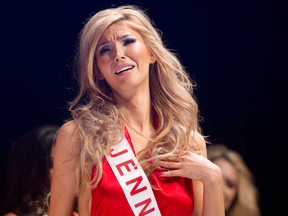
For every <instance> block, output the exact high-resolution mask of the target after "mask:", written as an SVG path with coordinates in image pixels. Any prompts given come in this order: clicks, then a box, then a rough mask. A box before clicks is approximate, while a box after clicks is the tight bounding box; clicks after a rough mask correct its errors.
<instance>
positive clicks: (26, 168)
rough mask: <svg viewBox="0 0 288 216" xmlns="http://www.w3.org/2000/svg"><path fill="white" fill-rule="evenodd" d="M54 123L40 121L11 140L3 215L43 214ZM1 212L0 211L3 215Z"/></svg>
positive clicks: (51, 163) (55, 126) (55, 128)
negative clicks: (40, 123) (40, 122)
mask: <svg viewBox="0 0 288 216" xmlns="http://www.w3.org/2000/svg"><path fill="white" fill-rule="evenodd" d="M58 129H59V126H57V125H41V126H37V127H34V128H32V129H30V130H29V131H27V132H26V133H24V134H23V135H22V136H21V137H20V138H19V139H18V140H17V141H16V142H15V143H14V144H13V147H12V150H11V153H10V155H9V160H8V167H7V182H6V187H5V190H6V195H5V199H4V202H3V203H2V207H1V213H3V214H4V215H5V216H15V215H19V216H28V215H33V216H37V215H43V212H45V209H43V204H44V200H45V198H46V196H47V194H48V193H49V191H50V184H51V177H52V171H53V170H52V165H53V148H54V144H55V138H56V133H57V131H58ZM3 214H1V215H3Z"/></svg>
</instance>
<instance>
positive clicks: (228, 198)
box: [214, 158, 238, 211]
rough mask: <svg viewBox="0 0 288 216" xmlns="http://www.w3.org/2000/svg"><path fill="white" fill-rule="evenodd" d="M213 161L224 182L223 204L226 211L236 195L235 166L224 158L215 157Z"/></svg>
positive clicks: (236, 179) (236, 174)
mask: <svg viewBox="0 0 288 216" xmlns="http://www.w3.org/2000/svg"><path fill="white" fill-rule="evenodd" d="M214 163H215V164H217V165H218V166H219V167H220V169H221V171H222V175H223V182H224V186H223V187H224V204H225V210H226V211H228V210H229V209H230V208H231V206H232V203H233V201H234V200H235V198H236V196H237V185H238V173H237V170H236V169H235V167H234V166H233V165H232V164H231V163H230V162H229V161H227V160H225V159H224V158H219V159H216V160H215V161H214Z"/></svg>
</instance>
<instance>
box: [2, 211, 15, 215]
mask: <svg viewBox="0 0 288 216" xmlns="http://www.w3.org/2000/svg"><path fill="white" fill-rule="evenodd" d="M3 216H17V215H16V214H14V213H12V212H9V213H6V214H5V215H3Z"/></svg>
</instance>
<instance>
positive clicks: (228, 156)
mask: <svg viewBox="0 0 288 216" xmlns="http://www.w3.org/2000/svg"><path fill="white" fill-rule="evenodd" d="M207 153H208V159H210V160H211V161H212V162H214V163H215V164H217V165H218V166H219V167H220V169H221V170H222V174H223V181H224V204H225V212H226V216H242V215H245V216H260V209H259V206H258V189H257V187H256V185H255V182H254V177H253V174H252V173H251V171H250V170H249V168H248V166H247V165H246V163H245V162H244V160H243V158H242V157H241V155H240V154H239V153H238V152H236V151H234V150H231V149H229V148H228V147H227V146H225V145H222V144H212V145H209V146H208V148H207Z"/></svg>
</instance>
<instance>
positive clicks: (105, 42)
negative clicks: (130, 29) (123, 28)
mask: <svg viewBox="0 0 288 216" xmlns="http://www.w3.org/2000/svg"><path fill="white" fill-rule="evenodd" d="M131 35H132V34H130V33H127V34H124V35H122V36H117V37H116V39H117V40H121V39H123V38H127V37H129V36H131ZM109 42H110V41H108V40H106V41H104V42H102V43H100V44H98V47H100V46H103V45H105V44H108V43H109Z"/></svg>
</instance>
